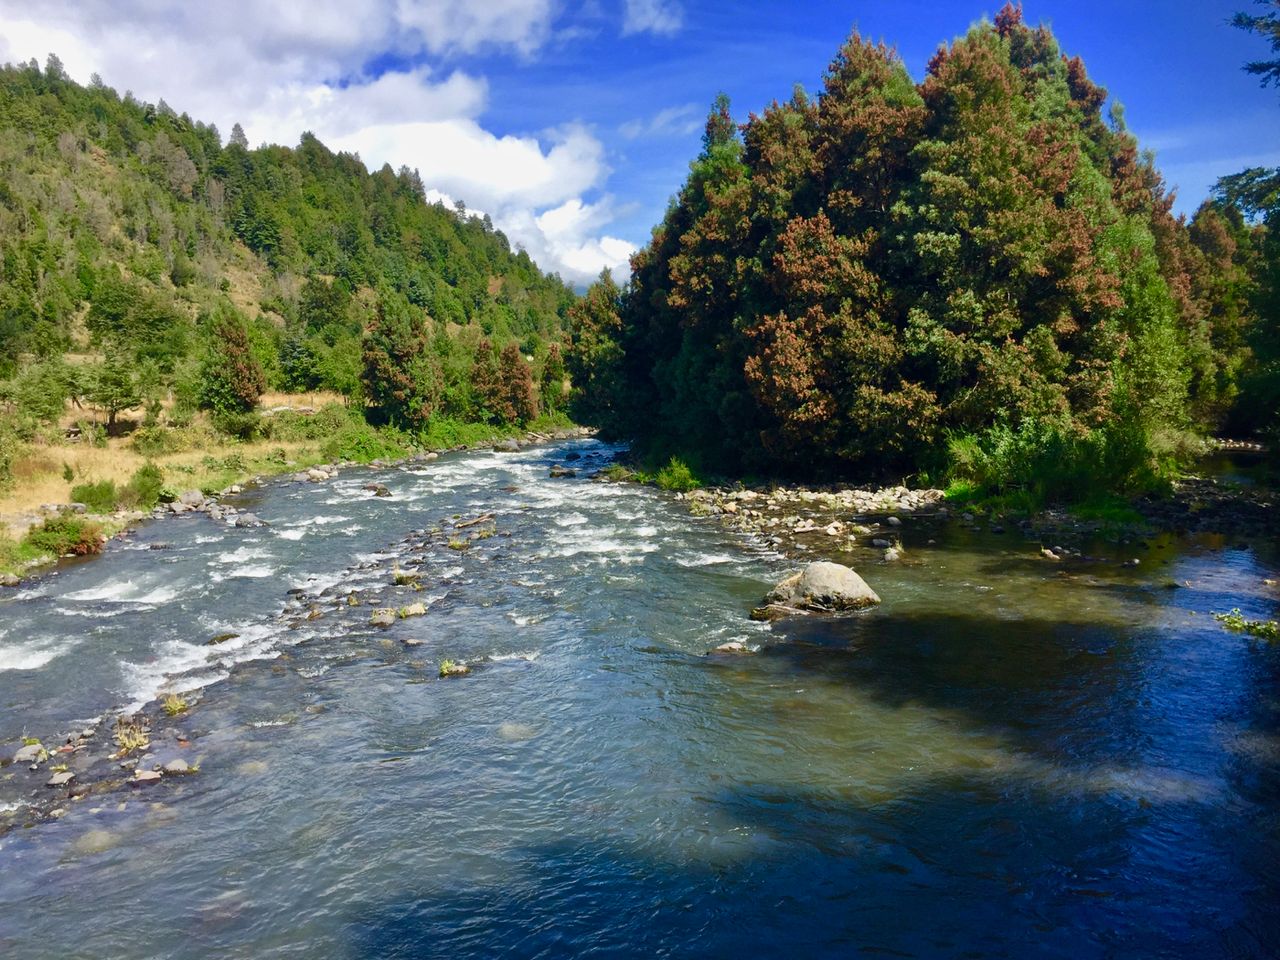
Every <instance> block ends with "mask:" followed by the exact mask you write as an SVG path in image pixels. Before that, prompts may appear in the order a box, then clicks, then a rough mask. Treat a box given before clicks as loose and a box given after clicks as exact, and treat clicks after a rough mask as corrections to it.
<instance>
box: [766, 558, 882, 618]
mask: <svg viewBox="0 0 1280 960" xmlns="http://www.w3.org/2000/svg"><path fill="white" fill-rule="evenodd" d="M764 599H765V603H766V604H777V605H781V606H784V607H795V608H797V609H799V610H820V611H833V610H861V609H862V608H863V607H871V606H874V605H875V604H877V603H879V602H880V598H879V597H878V596H877V595H876V592H875V591H874V590H872V589H871V588H870V587H869V586H867V582H866V581H865V580H863V579H862V577H860V576H858V574H857V572H856V571H854V570H851V569H849V568H848V567H846V566H844V565H842V564H839V563H831V562H829V561H826V560H820V561H818V562H816V563H811V564H809V565H808V566H807V567H805V568H804V569H803V570H801V571H800V572H799V573H793V574H792V575H791V576H789V577H787V579H785V580H783V581H782V582H781V583H780V584H778V585H777V586H776V587H774V588H773V590H772V592H770V593H769V595H768V596H767V597H765V598H764Z"/></svg>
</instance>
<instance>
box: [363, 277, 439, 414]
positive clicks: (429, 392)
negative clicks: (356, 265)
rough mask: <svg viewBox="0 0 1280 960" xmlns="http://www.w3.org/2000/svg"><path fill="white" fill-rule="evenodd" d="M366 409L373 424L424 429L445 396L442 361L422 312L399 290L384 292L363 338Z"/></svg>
mask: <svg viewBox="0 0 1280 960" xmlns="http://www.w3.org/2000/svg"><path fill="white" fill-rule="evenodd" d="M363 360H364V371H363V374H362V375H361V384H362V386H363V388H364V395H365V402H366V413H367V415H368V417H369V419H370V421H371V422H373V423H376V424H389V425H391V426H395V427H399V428H401V429H405V430H425V429H426V427H427V424H428V422H429V421H430V419H431V415H432V413H433V411H434V408H435V403H436V401H437V399H438V397H439V395H440V390H441V375H440V369H439V364H438V363H437V362H436V361H435V357H434V356H433V354H432V353H431V350H430V344H429V342H428V340H427V334H426V326H425V323H424V320H423V317H422V315H421V314H420V313H419V312H418V311H416V310H415V309H414V308H412V307H411V306H409V304H408V302H407V301H405V300H404V299H403V298H400V297H398V296H396V295H394V294H390V293H384V294H383V295H381V296H379V298H378V304H377V311H376V315H375V317H374V319H373V320H372V321H371V322H370V323H369V328H368V330H366V331H365V335H364V340H363Z"/></svg>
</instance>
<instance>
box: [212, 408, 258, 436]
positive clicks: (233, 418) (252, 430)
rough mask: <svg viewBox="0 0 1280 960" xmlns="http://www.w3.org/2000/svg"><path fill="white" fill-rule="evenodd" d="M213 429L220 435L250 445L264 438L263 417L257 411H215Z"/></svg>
mask: <svg viewBox="0 0 1280 960" xmlns="http://www.w3.org/2000/svg"><path fill="white" fill-rule="evenodd" d="M212 422H213V428H214V429H215V430H217V431H218V432H219V433H221V434H224V435H226V436H228V437H231V438H233V439H235V440H240V441H243V442H245V443H250V442H252V441H254V440H257V439H258V438H259V437H260V436H262V432H263V421H262V416H261V415H260V414H258V413H257V412H255V411H252V410H250V411H245V412H241V411H237V410H227V411H215V412H214V414H213V417H212Z"/></svg>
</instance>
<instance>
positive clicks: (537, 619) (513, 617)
mask: <svg viewBox="0 0 1280 960" xmlns="http://www.w3.org/2000/svg"><path fill="white" fill-rule="evenodd" d="M547 616H548V614H545V613H542V614H538V613H515V612H514V611H511V610H508V611H507V619H508V620H510V621H511V622H512V623H514V624H515V625H516V626H517V627H528V626H532V625H533V624H535V623H541V622H542V621H543V620H545V619H547Z"/></svg>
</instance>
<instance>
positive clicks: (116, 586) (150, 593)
mask: <svg viewBox="0 0 1280 960" xmlns="http://www.w3.org/2000/svg"><path fill="white" fill-rule="evenodd" d="M177 596H178V589H177V588H176V587H172V586H169V587H156V586H151V585H150V584H148V583H147V582H146V581H134V580H116V581H113V582H111V583H105V584H103V585H102V586H99V587H88V588H86V589H84V590H76V591H74V592H72V593H68V594H64V595H63V597H62V599H63V600H71V601H74V602H78V603H136V604H144V605H148V606H153V605H155V604H161V603H168V602H169V601H170V600H173V599H174V598H175V597H177Z"/></svg>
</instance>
